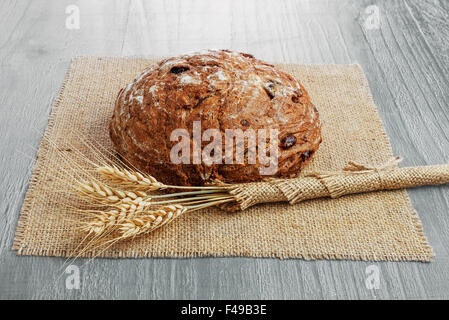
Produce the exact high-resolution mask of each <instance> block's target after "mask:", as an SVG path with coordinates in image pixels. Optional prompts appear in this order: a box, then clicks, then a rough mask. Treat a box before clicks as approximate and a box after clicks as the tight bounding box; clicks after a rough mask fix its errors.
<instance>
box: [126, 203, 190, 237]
mask: <svg viewBox="0 0 449 320" xmlns="http://www.w3.org/2000/svg"><path fill="white" fill-rule="evenodd" d="M186 211H187V208H186V207H184V206H182V205H179V204H175V205H170V206H165V207H161V208H159V209H157V210H153V211H150V212H148V214H146V215H143V216H139V217H136V218H130V219H126V220H125V221H124V222H123V223H122V224H121V226H120V227H119V232H120V233H121V237H122V238H130V237H134V236H137V235H140V234H143V233H149V232H151V231H153V230H155V229H157V228H159V227H162V226H163V225H165V224H167V223H170V222H171V221H173V220H174V219H176V218H177V217H178V216H180V215H181V214H183V213H185V212H186Z"/></svg>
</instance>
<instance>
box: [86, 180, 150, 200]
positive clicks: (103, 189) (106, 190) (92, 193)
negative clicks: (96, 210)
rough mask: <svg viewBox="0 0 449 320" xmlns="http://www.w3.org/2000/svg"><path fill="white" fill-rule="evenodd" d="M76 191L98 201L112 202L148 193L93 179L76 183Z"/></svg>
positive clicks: (143, 196)
mask: <svg viewBox="0 0 449 320" xmlns="http://www.w3.org/2000/svg"><path fill="white" fill-rule="evenodd" d="M78 191H79V192H80V193H81V195H83V196H86V197H89V198H93V199H96V200H98V201H100V202H104V203H107V204H113V203H118V202H126V201H130V200H134V201H135V200H136V199H138V198H139V197H140V198H148V194H147V193H146V192H143V191H135V192H131V191H123V190H118V189H115V188H112V187H109V186H107V185H105V184H103V183H101V182H97V181H94V180H91V181H87V182H79V183H78Z"/></svg>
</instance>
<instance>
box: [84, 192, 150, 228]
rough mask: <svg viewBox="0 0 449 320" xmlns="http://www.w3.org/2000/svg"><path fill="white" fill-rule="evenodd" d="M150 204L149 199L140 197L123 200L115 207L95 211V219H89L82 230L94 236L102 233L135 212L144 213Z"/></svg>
mask: <svg viewBox="0 0 449 320" xmlns="http://www.w3.org/2000/svg"><path fill="white" fill-rule="evenodd" d="M151 205H152V203H151V202H149V201H143V199H142V198H137V199H134V200H127V199H125V200H123V201H122V202H120V203H119V204H117V205H116V207H117V208H115V209H111V210H108V211H96V213H97V214H96V217H95V219H93V220H91V221H89V222H88V223H86V225H85V226H84V228H83V229H84V230H85V231H86V232H87V233H89V234H95V235H96V236H98V235H100V234H102V233H104V232H105V231H106V230H110V229H113V228H116V227H117V226H118V225H120V224H121V223H122V222H123V221H125V220H126V219H129V218H131V217H133V216H134V215H136V214H141V213H144V212H145V210H146V209H147V208H148V207H150V206H151Z"/></svg>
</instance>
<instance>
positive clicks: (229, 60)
mask: <svg viewBox="0 0 449 320" xmlns="http://www.w3.org/2000/svg"><path fill="white" fill-rule="evenodd" d="M198 124H200V126H201V127H200V129H199V130H200V132H201V134H203V133H204V132H205V131H206V130H208V129H216V131H217V130H218V133H219V135H221V137H222V140H221V141H222V144H224V142H225V140H226V139H225V133H226V131H227V130H229V129H232V130H237V131H238V130H239V129H240V130H241V131H242V132H246V131H247V130H253V131H254V132H256V133H257V132H259V131H260V130H261V129H263V130H266V131H267V135H266V139H265V140H264V141H265V142H266V143H267V145H268V143H269V142H270V141H273V142H276V143H277V145H276V148H277V149H276V151H277V158H276V163H275V164H276V166H275V169H274V170H272V171H271V172H268V174H267V173H266V172H263V170H261V169H263V168H264V167H267V166H269V164H267V163H266V162H262V161H261V160H260V159H259V158H257V159H256V162H255V163H254V162H251V161H249V160H248V159H249V154H250V152H249V151H254V149H252V146H250V145H249V143H248V142H247V140H245V142H244V144H243V146H242V145H240V147H241V148H242V149H243V150H244V154H245V158H244V161H243V163H242V162H238V163H232V162H229V161H225V157H226V152H225V147H224V146H223V148H222V151H223V152H222V154H214V152H215V151H216V149H214V150H213V152H211V153H210V155H211V157H213V158H214V159H215V161H214V162H213V163H210V161H209V163H207V162H205V161H200V162H198V158H196V159H197V161H196V162H195V160H193V161H192V158H193V159H195V158H194V152H195V150H198V147H200V148H204V147H205V146H206V145H207V144H208V143H209V142H210V141H212V138H211V139H210V140H209V141H200V144H201V146H198V144H197V142H195V141H194V132H193V131H194V126H195V125H198ZM179 129H182V130H183V132H186V133H188V136H187V138H188V139H189V143H188V145H189V147H190V150H189V152H190V154H188V155H187V157H185V156H186V155H184V158H183V159H187V158H188V160H189V159H190V160H191V161H190V163H189V162H188V161H183V162H182V163H176V161H173V154H172V155H171V152H172V148H173V147H174V146H176V145H177V144H178V143H179V141H180V140H176V139H173V132H177V131H176V130H178V131H179ZM270 130H276V132H277V133H278V135H277V138H276V139H278V140H277V141H274V140H275V139H274V138H272V136H270ZM248 132H249V131H248ZM109 133H110V137H111V139H112V141H113V144H114V146H115V148H116V150H117V152H118V153H119V154H120V156H121V157H122V158H123V159H124V160H126V161H127V162H128V163H129V164H130V165H132V166H134V167H136V168H137V169H139V170H141V171H143V172H146V173H149V174H150V175H152V176H154V177H156V178H157V179H158V180H160V181H162V182H164V183H167V184H175V185H203V184H206V183H208V182H211V181H215V180H217V179H218V180H221V181H223V182H230V183H231V182H232V183H233V182H249V181H258V180H261V179H263V178H266V177H283V178H288V177H295V176H296V175H297V174H298V173H299V172H300V171H301V169H302V168H303V167H304V166H305V165H306V163H307V162H308V161H309V160H310V159H311V157H312V156H313V154H314V153H315V151H316V150H317V149H318V146H319V144H320V142H321V125H320V120H319V115H318V111H317V109H316V108H315V107H314V106H313V104H312V103H311V101H310V97H309V95H308V93H307V91H306V90H305V88H304V87H303V86H302V84H301V83H300V82H299V81H298V80H297V79H295V78H293V77H292V76H291V75H289V74H287V73H285V72H282V71H280V70H278V69H277V68H275V67H274V66H273V65H271V64H268V63H266V62H263V61H260V60H258V59H256V58H254V57H253V56H252V55H250V54H245V53H238V52H232V51H229V50H205V51H201V52H198V53H193V54H186V55H182V56H179V57H173V58H168V59H164V60H162V61H160V62H158V63H156V64H154V65H152V66H150V67H148V68H147V69H145V70H144V71H143V72H142V74H141V75H140V76H138V77H137V78H136V79H135V80H134V81H133V82H132V83H130V84H129V85H128V86H127V87H126V88H123V89H121V90H120V91H119V93H118V96H117V99H116V103H115V108H114V112H113V115H112V119H111V121H110V126H109ZM214 137H215V138H217V137H216V136H214ZM258 141H259V140H258ZM267 145H266V146H267ZM266 146H263V148H265V147H266ZM250 147H251V150H250ZM195 148H196V149H195ZM260 148H262V146H260V144H259V145H257V147H256V149H260ZM200 150H202V149H200ZM226 150H227V149H226ZM267 154H268V153H267ZM228 156H229V155H228ZM231 158H232V159H234V160H236V159H235V155H231V157H230V158H229V159H228V160H230V159H231ZM200 160H201V158H200ZM235 162H236V161H235ZM271 164H272V163H271Z"/></svg>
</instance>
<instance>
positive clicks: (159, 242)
mask: <svg viewBox="0 0 449 320" xmlns="http://www.w3.org/2000/svg"><path fill="white" fill-rule="evenodd" d="M151 62H152V60H148V59H138V58H109V57H108V58H96V57H83V58H77V59H75V60H74V61H73V63H72V66H71V68H70V71H69V72H68V74H67V77H66V80H65V82H64V85H63V88H62V90H61V93H60V95H59V97H58V99H57V101H56V103H55V105H54V107H53V111H52V114H51V116H50V122H49V125H48V128H47V130H46V133H45V135H46V136H47V137H49V138H50V139H51V140H53V141H57V142H58V143H61V145H63V144H64V141H67V140H68V141H70V143H71V144H74V145H77V146H78V147H80V148H82V146H81V145H80V143H79V142H78V139H77V137H76V135H75V134H73V132H74V131H76V132H82V133H83V134H85V135H86V136H87V137H88V138H89V139H94V140H96V141H99V142H101V143H102V144H104V145H105V146H108V147H110V146H111V143H110V141H109V138H108V135H107V124H108V121H109V118H110V116H111V112H112V108H113V102H114V99H115V97H116V95H117V92H118V90H119V89H120V88H121V87H123V86H124V85H125V84H127V83H128V82H130V81H131V80H132V79H133V78H134V77H135V76H136V75H138V74H139V73H140V71H141V70H142V69H143V68H144V67H145V66H147V65H148V64H150V63H151ZM279 67H280V68H282V69H283V70H285V71H287V72H289V73H292V74H293V75H294V76H295V77H297V78H298V79H299V80H300V81H301V82H302V83H303V84H304V86H305V87H306V88H307V90H308V91H309V93H310V96H311V97H312V101H313V103H314V104H315V105H316V107H317V109H318V110H319V112H320V115H321V119H322V122H323V143H322V144H321V147H320V149H319V151H318V152H317V154H316V156H315V158H314V159H313V161H312V162H311V163H310V164H309V165H308V166H307V168H306V170H305V172H311V171H320V170H325V171H329V170H340V169H341V168H342V167H343V166H344V165H345V164H346V162H347V161H348V160H354V161H357V162H360V163H367V164H379V163H382V162H383V161H385V160H387V159H389V158H390V157H391V156H392V151H391V148H390V144H389V141H388V138H387V136H386V134H385V131H384V129H383V127H382V124H381V121H380V118H379V116H378V114H377V110H376V107H375V105H374V103H373V100H372V98H371V94H370V91H369V87H368V85H367V81H366V79H365V77H364V75H363V71H362V70H361V69H360V67H359V66H357V65H315V66H310V65H280V66H279ZM55 159H56V157H55V151H54V149H52V148H49V147H48V145H47V144H46V143H45V142H42V143H41V146H40V149H39V151H38V160H37V163H36V166H35V169H34V173H33V176H32V178H31V181H30V186H29V189H28V192H27V195H26V199H25V202H24V205H23V209H22V213H21V216H20V219H19V224H18V227H17V233H16V239H15V242H14V245H13V249H15V250H18V254H22V255H44V256H52V255H55V256H65V255H67V254H69V253H70V252H71V251H72V250H73V249H74V248H75V247H76V246H77V245H78V243H79V241H80V239H81V238H80V236H81V235H80V234H79V231H78V230H77V229H76V228H75V227H74V225H75V224H76V219H77V216H76V215H73V214H70V215H71V216H68V215H69V213H68V212H67V211H66V210H64V209H61V208H60V206H58V205H57V204H58V203H60V202H63V201H64V197H63V195H62V194H60V193H58V192H55V191H56V190H57V189H58V188H57V186H56V185H54V184H55V182H54V179H52V176H51V174H50V173H49V170H48V169H46V168H47V167H49V166H51V165H52V161H53V162H54V161H57V160H55ZM97 254H99V256H102V257H194V256H252V257H279V258H305V259H354V260H393V261H398V260H407V261H409V260H418V261H429V260H430V259H431V257H432V256H433V252H432V249H431V247H430V246H429V245H428V243H427V240H426V238H425V236H424V234H423V230H422V225H421V222H420V219H419V217H418V216H417V214H416V212H415V210H414V209H413V208H412V206H411V203H410V200H409V198H408V196H407V193H406V191H388V192H375V193H369V194H360V195H353V196H346V197H342V198H339V199H320V200H312V201H306V202H303V203H300V204H297V205H294V206H290V205H288V204H286V203H282V204H281V203H279V204H265V205H258V206H256V207H253V208H249V209H247V210H246V211H243V212H238V213H232V214H230V213H226V212H223V211H220V210H219V209H205V210H203V211H198V212H194V213H192V214H186V215H184V216H181V217H180V218H178V219H177V220H176V221H175V222H173V223H172V224H170V225H168V226H165V227H163V228H161V229H158V230H156V231H155V232H153V233H152V234H150V235H147V236H142V237H140V238H136V239H133V240H130V241H124V242H122V243H119V244H116V245H114V246H113V247H111V248H109V249H108V250H106V251H104V252H102V253H100V252H91V253H90V254H89V256H95V255H97Z"/></svg>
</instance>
